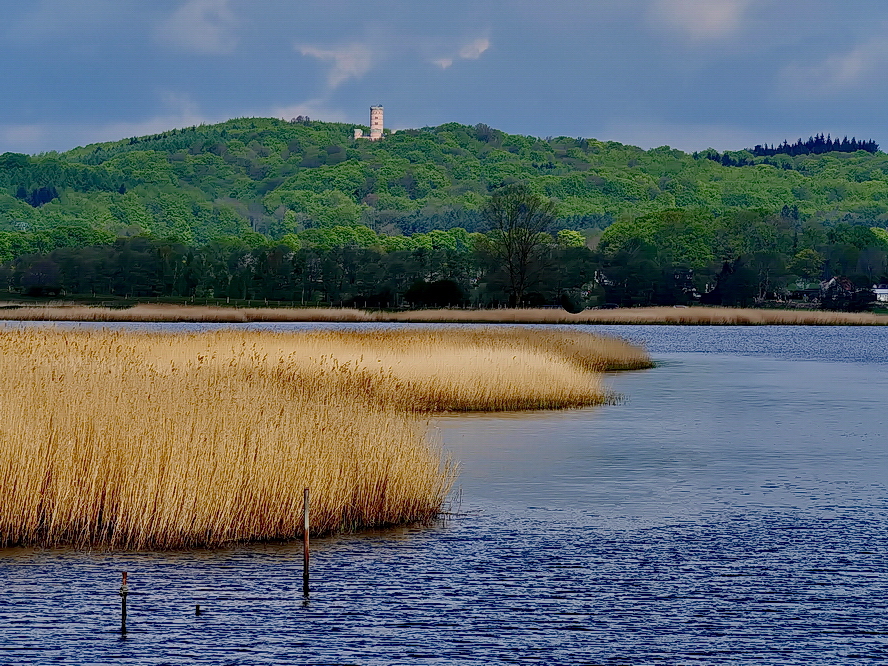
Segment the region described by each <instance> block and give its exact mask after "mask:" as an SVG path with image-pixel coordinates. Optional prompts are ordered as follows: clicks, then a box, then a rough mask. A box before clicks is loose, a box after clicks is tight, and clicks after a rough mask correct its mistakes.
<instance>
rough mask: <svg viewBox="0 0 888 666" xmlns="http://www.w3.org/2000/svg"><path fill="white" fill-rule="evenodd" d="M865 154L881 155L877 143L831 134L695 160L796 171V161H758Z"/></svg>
mask: <svg viewBox="0 0 888 666" xmlns="http://www.w3.org/2000/svg"><path fill="white" fill-rule="evenodd" d="M859 150H862V151H865V152H867V153H871V154H875V153H877V152H878V151H879V144H878V143H876V142H875V141H858V140H857V139H856V138H852V139H850V140H849V139H848V137H847V136H846V137H845V138H844V139H836V140H833V139H832V137H831V136H830V135H829V134H827V135H826V136H824V135H823V134H818V135H817V136H812V137H808V140H807V141H802V140H801V139H799V140H798V141H796V142H795V143H792V144H791V143H789V142H787V141H784V142H783V143H782V144H778V145H776V146H775V145H773V144H772V145H770V146H769V145H768V144H764V145H756V147H755V148H747V149H746V150H740V151H734V152H730V151H725V152H723V153H719V152H718V151H717V150H712V149H709V150H705V151H703V152H696V153H694V157H695V158H696V159H699V158H700V157H705V158H706V159H708V160H711V161H713V162H717V163H718V164H721V165H722V166H726V167H746V166H755V165H756V164H768V165H771V166H776V167H779V168H782V169H786V170H792V169H796V168H798V167H799V165H798V164H796V163H795V162H792V161H786V160H783V161H773V160H768V159H765V160H756V159H755V158H757V157H758V158H761V157H764V158H769V157H775V156H777V155H785V156H787V157H800V156H806V155H825V154H826V153H856V152H857V151H859Z"/></svg>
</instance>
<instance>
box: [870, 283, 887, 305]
mask: <svg viewBox="0 0 888 666" xmlns="http://www.w3.org/2000/svg"><path fill="white" fill-rule="evenodd" d="M873 292H874V293H875V294H876V300H877V301H879V303H888V284H874V285H873Z"/></svg>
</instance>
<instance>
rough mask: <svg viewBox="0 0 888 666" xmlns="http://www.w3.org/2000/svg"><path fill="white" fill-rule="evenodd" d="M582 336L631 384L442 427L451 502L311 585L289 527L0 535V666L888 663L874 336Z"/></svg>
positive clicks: (339, 548) (842, 331)
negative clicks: (263, 537) (192, 540)
mask: <svg viewBox="0 0 888 666" xmlns="http://www.w3.org/2000/svg"><path fill="white" fill-rule="evenodd" d="M594 328H595V329H596V330H608V331H612V332H617V333H620V334H623V335H625V336H626V337H629V338H631V339H635V340H638V341H641V342H644V343H645V344H647V346H648V347H649V349H651V351H652V352H653V354H654V356H655V357H656V358H657V360H658V361H660V366H659V367H657V368H656V369H654V370H650V371H644V372H638V373H630V374H620V375H614V376H612V377H610V378H609V381H610V384H611V386H612V387H613V388H614V389H615V390H617V391H620V392H621V393H623V394H624V395H626V396H627V402H625V403H624V404H619V405H614V406H607V407H601V408H595V409H586V410H576V411H568V412H555V413H552V412H541V413H533V414H509V415H498V416H460V417H448V418H442V419H438V420H437V421H436V428H437V430H438V433H439V436H440V438H441V439H442V440H443V441H444V443H445V445H446V446H447V448H448V449H449V450H451V451H452V452H453V453H454V455H455V457H456V458H458V459H459V460H460V461H461V462H462V473H461V476H460V480H459V484H458V490H459V492H458V493H456V494H455V495H454V507H453V509H454V511H457V512H458V515H456V516H454V517H451V518H450V519H448V520H447V522H446V523H443V524H440V525H436V526H432V527H427V528H416V529H401V530H395V531H388V532H380V533H375V534H370V535H362V536H351V537H340V538H334V539H326V540H321V541H318V542H316V552H315V556H314V560H313V580H314V585H313V593H312V596H311V600H310V601H309V602H308V603H303V599H302V596H301V567H302V555H301V550H300V547H299V545H297V544H293V545H277V546H253V547H239V548H234V549H231V550H224V551H212V552H210V551H207V552H189V553H181V554H130V555H125V554H89V553H75V552H70V551H57V552H56V551H25V550H7V551H0V584H2V590H3V594H2V595H0V664H7V663H8V664H32V663H33V664H43V663H65V664H108V663H124V664H126V663H130V664H284V663H294V664H390V663H411V664H412V663H424V664H463V663H465V664H508V663H539V664H649V663H663V664H725V663H731V664H733V663H748V664H857V663H873V662H876V663H878V662H880V661H888V445H886V441H888V437H886V425H888V418H886V413H888V358H886V357H888V354H886V347H888V345H886V342H888V331H884V330H883V329H873V328H783V327H769V328H759V327H755V328H705V327H681V328H672V327H656V326H650V327H594ZM123 569H126V570H128V571H129V572H130V590H131V593H130V597H129V630H130V631H129V633H128V634H127V636H126V638H125V639H123V638H121V637H120V635H119V632H118V631H117V628H118V623H119V598H118V597H117V595H116V592H117V588H118V586H119V571H120V570H123ZM198 603H199V604H201V606H202V607H203V608H204V609H205V613H204V614H202V615H201V616H200V617H196V616H195V614H194V605H195V604H198Z"/></svg>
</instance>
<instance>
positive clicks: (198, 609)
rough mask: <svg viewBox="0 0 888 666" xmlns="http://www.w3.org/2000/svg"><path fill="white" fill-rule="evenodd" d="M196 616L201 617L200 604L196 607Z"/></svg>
mask: <svg viewBox="0 0 888 666" xmlns="http://www.w3.org/2000/svg"><path fill="white" fill-rule="evenodd" d="M194 614H195V615H200V604H197V605H196V606H195V607H194Z"/></svg>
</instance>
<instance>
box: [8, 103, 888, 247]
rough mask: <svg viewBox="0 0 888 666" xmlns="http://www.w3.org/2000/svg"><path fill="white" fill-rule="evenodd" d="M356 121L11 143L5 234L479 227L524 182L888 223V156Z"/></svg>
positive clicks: (580, 192)
mask: <svg viewBox="0 0 888 666" xmlns="http://www.w3.org/2000/svg"><path fill="white" fill-rule="evenodd" d="M352 129H353V126H352V125H346V124H338V123H325V122H317V121H298V122H285V121H282V120H276V119H264V118H247V119H236V120H230V121H228V122H225V123H221V124H218V125H208V126H199V127H190V128H185V129H174V130H171V131H168V132H164V133H162V134H158V135H154V136H146V137H138V138H135V137H134V138H127V139H123V140H121V141H117V142H114V143H104V144H96V145H90V146H86V147H83V148H77V149H74V150H72V151H69V152H67V153H62V154H55V153H51V154H46V155H39V156H25V155H20V154H15V153H5V154H4V155H2V156H0V236H3V234H4V233H5V234H6V236H5V237H6V238H7V241H6V242H12V241H9V238H11V236H12V235H15V234H34V233H43V234H50V235H51V234H56V235H58V234H67V235H69V236H71V237H72V238H70V239H68V240H67V241H60V240H58V239H57V240H56V241H53V243H54V244H55V245H58V244H60V243H61V244H66V243H67V242H68V241H70V242H72V243H74V244H89V243H95V244H100V243H102V242H107V241H108V240H109V239H113V238H114V237H116V236H119V235H126V236H132V235H139V234H145V233H147V234H150V235H152V236H154V237H157V238H166V237H172V238H176V239H178V240H180V241H181V242H183V243H186V244H192V245H193V244H200V243H204V242H207V241H209V240H211V239H214V238H219V237H224V236H241V237H243V236H245V235H249V233H250V232H258V233H260V234H264V235H266V236H270V237H272V238H281V237H283V236H285V235H286V234H289V233H293V232H297V231H302V230H304V229H311V228H314V227H334V226H340V225H344V226H349V225H366V226H368V227H370V228H372V229H375V230H376V231H378V232H380V233H385V234H390V235H396V234H413V233H417V232H425V231H429V230H432V229H450V228H454V227H462V228H464V229H467V230H468V231H476V230H478V228H479V224H480V221H479V216H478V213H477V211H478V209H479V207H480V206H481V204H482V202H483V201H484V200H485V198H486V197H487V196H488V194H489V192H490V191H491V190H492V189H495V188H496V187H497V186H500V185H503V184H508V183H512V182H516V181H526V182H528V183H530V184H531V186H532V187H533V188H534V189H536V190H537V191H538V192H540V193H543V194H545V195H547V196H549V197H552V198H554V199H555V200H556V201H557V203H558V208H559V216H560V220H559V225H560V226H562V227H564V228H570V229H590V228H596V227H597V228H604V227H606V226H608V225H609V224H610V223H611V222H612V221H614V220H615V219H617V218H619V217H620V216H625V214H628V215H630V216H632V217H638V216H643V215H645V214H648V213H651V212H656V211H661V210H665V209H673V208H686V209H695V210H696V211H698V212H704V213H706V214H707V215H715V216H719V215H723V214H725V213H728V212H731V211H736V210H740V209H759V210H762V211H767V212H771V213H773V212H776V211H779V210H781V209H782V208H783V207H784V206H790V207H797V209H798V213H799V214H800V215H801V217H802V218H803V219H809V220H817V221H823V222H826V223H827V224H829V223H831V222H833V221H838V220H844V221H846V222H850V223H852V224H856V223H860V224H865V225H866V226H874V225H875V226H885V220H886V219H888V156H886V155H885V153H882V152H875V153H870V152H866V151H858V152H851V153H848V152H844V153H842V152H832V153H826V154H808V155H797V156H792V155H788V154H774V155H765V156H758V157H757V156H755V155H753V154H752V153H750V152H748V151H739V152H737V153H726V154H728V155H730V156H731V158H732V159H733V162H734V163H740V164H745V165H746V166H740V167H732V166H725V165H723V164H721V163H717V162H715V161H714V160H712V159H707V157H706V154H700V155H689V154H686V153H683V152H681V151H678V150H672V149H669V148H667V147H663V148H656V149H653V150H648V151H644V150H641V149H639V148H635V147H632V146H627V145H622V144H619V143H615V142H601V141H596V140H592V139H576V138H568V137H557V138H549V139H545V140H544V139H539V138H534V137H528V136H518V135H510V134H505V133H503V132H500V131H498V130H495V129H492V128H490V127H487V126H486V125H476V126H466V125H459V124H456V123H449V124H446V125H441V126H439V127H428V128H423V129H419V130H402V131H399V132H397V133H395V134H392V135H390V136H387V137H386V138H385V140H383V141H380V142H374V143H371V142H369V141H366V140H358V141H356V140H354V139H353V138H352ZM0 241H2V238H0ZM2 249H3V248H0V254H2V253H3V252H2ZM9 252H12V250H8V251H7V254H9ZM13 254H15V253H14V252H13Z"/></svg>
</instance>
